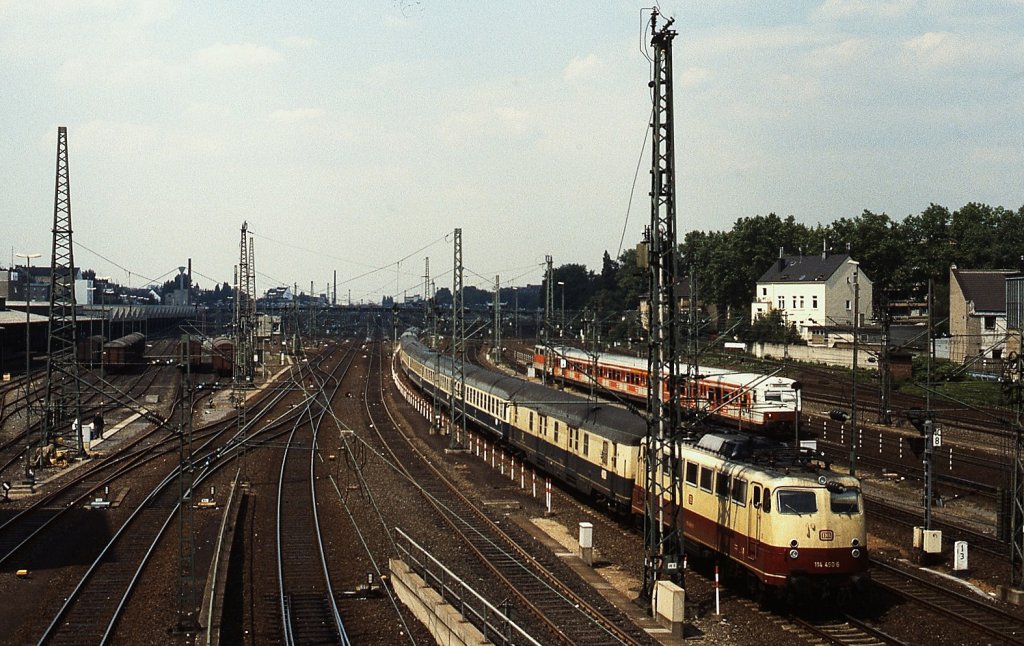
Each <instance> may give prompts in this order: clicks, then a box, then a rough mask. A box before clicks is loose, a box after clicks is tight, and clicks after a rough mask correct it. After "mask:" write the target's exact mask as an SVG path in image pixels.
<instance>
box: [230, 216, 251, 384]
mask: <svg viewBox="0 0 1024 646" xmlns="http://www.w3.org/2000/svg"><path fill="white" fill-rule="evenodd" d="M248 230H249V223H248V222H242V239H241V242H240V245H239V261H238V276H237V284H238V288H237V289H236V290H235V321H234V324H235V366H234V381H235V385H236V386H239V385H242V386H251V385H252V379H253V366H252V330H253V322H254V321H253V316H254V312H255V309H254V308H255V299H254V292H255V289H254V287H255V286H254V285H253V275H252V269H251V268H252V255H251V254H250V252H249V235H248Z"/></svg>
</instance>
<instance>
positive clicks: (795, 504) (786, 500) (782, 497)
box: [777, 489, 818, 516]
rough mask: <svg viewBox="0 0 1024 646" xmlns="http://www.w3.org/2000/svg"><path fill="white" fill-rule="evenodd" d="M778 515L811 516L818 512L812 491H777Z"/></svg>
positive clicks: (816, 501)
mask: <svg viewBox="0 0 1024 646" xmlns="http://www.w3.org/2000/svg"><path fill="white" fill-rule="evenodd" d="M777 493H778V496H779V505H778V507H779V513H783V514H798V515H801V516H802V515H803V514H813V513H815V512H817V511H818V500H817V498H816V497H815V495H814V491H808V490H806V489H779V490H778V492H777Z"/></svg>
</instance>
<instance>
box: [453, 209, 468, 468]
mask: <svg viewBox="0 0 1024 646" xmlns="http://www.w3.org/2000/svg"><path fill="white" fill-rule="evenodd" d="M454 246H455V265H454V268H453V269H452V274H453V281H452V282H453V285H452V392H451V419H452V427H451V428H452V431H451V437H450V438H449V440H448V446H449V447H450V448H452V449H458V450H462V449H465V448H466V447H467V446H468V440H469V438H468V437H467V436H466V401H465V397H464V394H465V392H466V365H465V363H466V310H465V306H464V301H463V298H462V229H456V230H455V245H454Z"/></svg>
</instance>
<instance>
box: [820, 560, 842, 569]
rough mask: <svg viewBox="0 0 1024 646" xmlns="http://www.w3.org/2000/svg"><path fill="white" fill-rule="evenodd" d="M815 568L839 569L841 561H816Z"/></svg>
mask: <svg viewBox="0 0 1024 646" xmlns="http://www.w3.org/2000/svg"><path fill="white" fill-rule="evenodd" d="M814 567H816V568H819V569H827V568H834V567H839V561H815V562H814Z"/></svg>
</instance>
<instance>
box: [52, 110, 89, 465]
mask: <svg viewBox="0 0 1024 646" xmlns="http://www.w3.org/2000/svg"><path fill="white" fill-rule="evenodd" d="M75 305H76V303H75V258H74V245H73V244H72V240H71V181H70V177H69V172H68V129H67V128H66V127H64V126H60V127H59V128H57V179H56V187H55V191H54V201H53V255H52V258H51V261H50V326H49V337H48V339H47V343H46V353H47V356H48V357H49V361H47V364H46V400H45V402H46V403H45V414H44V415H43V441H42V444H43V446H45V445H46V444H47V443H48V442H50V441H51V440H53V439H54V438H55V437H56V436H57V435H59V434H60V433H61V432H62V431H63V430H64V429H65V428H67V427H68V424H69V423H71V420H77V424H76V426H77V429H76V435H77V437H76V438H75V446H76V449H77V451H78V455H80V456H81V455H84V453H85V451H84V448H83V446H82V411H81V389H80V386H79V381H78V361H77V357H76V356H75V353H76V349H77V345H78V343H77V342H78V319H77V315H76V313H75V309H76V307H75Z"/></svg>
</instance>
